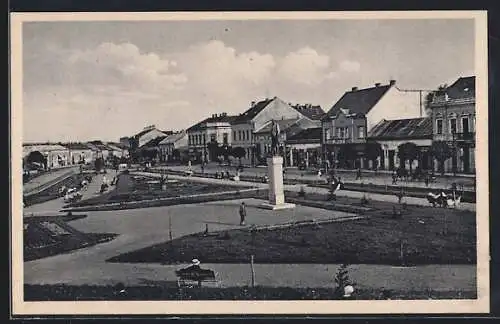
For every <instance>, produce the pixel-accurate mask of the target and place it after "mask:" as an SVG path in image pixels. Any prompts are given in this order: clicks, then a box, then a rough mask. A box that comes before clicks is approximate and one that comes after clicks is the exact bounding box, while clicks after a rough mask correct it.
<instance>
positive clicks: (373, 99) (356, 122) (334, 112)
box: [322, 80, 423, 168]
mask: <svg viewBox="0 0 500 324" xmlns="http://www.w3.org/2000/svg"><path fill="white" fill-rule="evenodd" d="M421 115H422V107H421V100H420V95H419V93H413V92H407V91H402V90H400V89H398V88H397V87H396V81H395V80H391V81H390V82H389V84H387V85H381V84H380V83H376V84H375V86H374V87H371V88H365V89H358V88H357V87H353V88H352V89H351V91H347V92H345V93H344V95H343V96H342V97H341V98H340V99H339V100H338V101H337V102H336V103H335V104H334V105H333V107H332V108H331V109H330V110H329V111H328V112H327V113H326V114H325V116H324V117H323V118H322V146H323V159H324V160H326V161H328V162H329V164H330V165H337V166H339V167H342V168H358V167H360V168H365V167H369V163H367V161H365V158H364V157H363V156H364V151H365V147H366V146H365V143H366V136H367V134H368V133H369V132H370V130H371V129H372V128H373V127H374V126H375V125H376V124H378V123H379V122H380V121H381V120H382V119H398V118H417V117H423V116H421Z"/></svg>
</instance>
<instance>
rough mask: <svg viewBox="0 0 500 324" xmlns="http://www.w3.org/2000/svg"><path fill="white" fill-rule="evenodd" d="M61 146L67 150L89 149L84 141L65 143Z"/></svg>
mask: <svg viewBox="0 0 500 324" xmlns="http://www.w3.org/2000/svg"><path fill="white" fill-rule="evenodd" d="M63 146H64V147H66V148H67V149H68V150H90V147H89V146H88V145H87V144H85V143H67V144H63Z"/></svg>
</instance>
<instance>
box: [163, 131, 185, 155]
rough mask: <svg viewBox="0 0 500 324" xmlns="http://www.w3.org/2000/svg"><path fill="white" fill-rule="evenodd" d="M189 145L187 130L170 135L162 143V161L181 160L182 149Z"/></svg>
mask: <svg viewBox="0 0 500 324" xmlns="http://www.w3.org/2000/svg"><path fill="white" fill-rule="evenodd" d="M186 146H188V134H187V132H186V131H185V130H182V131H179V132H177V133H173V134H171V135H168V136H167V137H166V138H165V139H163V140H162V141H161V142H160V144H159V147H160V155H161V159H160V160H161V161H163V162H170V161H180V160H181V152H180V149H181V148H184V147H186Z"/></svg>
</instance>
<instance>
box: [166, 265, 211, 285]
mask: <svg viewBox="0 0 500 324" xmlns="http://www.w3.org/2000/svg"><path fill="white" fill-rule="evenodd" d="M175 274H176V275H177V286H178V287H182V286H184V285H186V284H189V283H197V284H198V287H201V286H202V283H203V282H209V283H215V284H217V285H218V284H219V281H218V280H217V279H216V273H215V272H214V271H212V270H205V269H201V270H198V271H183V270H177V271H175Z"/></svg>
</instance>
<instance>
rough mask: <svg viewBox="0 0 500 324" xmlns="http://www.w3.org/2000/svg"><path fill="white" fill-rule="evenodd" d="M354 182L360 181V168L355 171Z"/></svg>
mask: <svg viewBox="0 0 500 324" xmlns="http://www.w3.org/2000/svg"><path fill="white" fill-rule="evenodd" d="M356 180H361V168H358V170H357V171H356Z"/></svg>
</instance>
